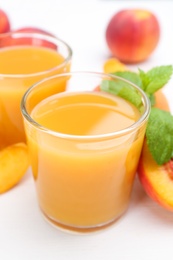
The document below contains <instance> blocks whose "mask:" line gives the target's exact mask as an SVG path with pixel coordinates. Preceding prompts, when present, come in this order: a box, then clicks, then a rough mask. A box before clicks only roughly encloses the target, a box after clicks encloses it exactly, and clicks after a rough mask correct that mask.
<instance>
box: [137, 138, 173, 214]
mask: <svg viewBox="0 0 173 260" xmlns="http://www.w3.org/2000/svg"><path fill="white" fill-rule="evenodd" d="M138 175H139V179H140V181H141V183H142V185H143V188H144V190H145V191H146V193H147V194H148V195H149V197H151V198H152V199H153V200H154V201H156V202H157V203H158V204H159V205H161V206H162V207H164V208H166V209H168V210H171V211H173V161H172V160H170V161H169V162H168V163H166V164H164V165H161V166H160V165H158V164H157V163H156V162H155V161H154V159H153V158H152V155H151V153H150V151H149V149H148V146H147V142H146V140H145V141H144V146H143V150H142V154H141V158H140V161H139V167H138Z"/></svg>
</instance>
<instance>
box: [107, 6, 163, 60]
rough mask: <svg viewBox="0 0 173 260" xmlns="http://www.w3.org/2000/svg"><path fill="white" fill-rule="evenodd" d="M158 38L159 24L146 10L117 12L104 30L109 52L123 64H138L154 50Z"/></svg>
mask: <svg viewBox="0 0 173 260" xmlns="http://www.w3.org/2000/svg"><path fill="white" fill-rule="evenodd" d="M159 37H160V26H159V22H158V20H157V18H156V16H155V15H154V14H153V13H151V12H150V11H147V10H140V9H132V10H122V11H119V12H118V13H116V14H115V15H114V16H113V17H112V19H111V20H110V22H109V23H108V26H107V28H106V41H107V44H108V47H109V49H110V51H111V52H112V54H113V55H114V56H116V57H117V58H118V59H119V60H121V61H123V62H125V63H138V62H141V61H143V60H145V59H146V58H148V57H149V55H150V54H151V53H152V52H153V51H154V49H155V48H156V46H157V44H158V42H159Z"/></svg>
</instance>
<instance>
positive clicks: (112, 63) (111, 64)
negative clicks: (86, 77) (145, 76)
mask: <svg viewBox="0 0 173 260" xmlns="http://www.w3.org/2000/svg"><path fill="white" fill-rule="evenodd" d="M125 70H128V69H127V67H126V66H125V64H124V63H122V62H120V61H119V60H118V59H115V58H111V59H108V60H106V62H105V63H104V66H103V71H104V72H105V73H112V72H116V71H125Z"/></svg>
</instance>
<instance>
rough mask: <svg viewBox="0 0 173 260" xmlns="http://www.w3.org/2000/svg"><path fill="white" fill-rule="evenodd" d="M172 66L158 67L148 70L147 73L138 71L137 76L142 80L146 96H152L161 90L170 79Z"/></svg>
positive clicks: (172, 70)
mask: <svg viewBox="0 0 173 260" xmlns="http://www.w3.org/2000/svg"><path fill="white" fill-rule="evenodd" d="M172 72H173V66H172V65H168V66H160V67H155V68H153V69H151V70H149V71H148V72H147V73H145V72H143V71H142V70H139V73H140V74H139V75H140V77H141V79H142V83H143V87H144V91H145V92H146V93H148V94H153V93H154V92H156V91H157V90H159V89H160V88H162V87H163V86H164V85H165V84H166V83H167V82H168V81H169V79H170V78H171V75H172Z"/></svg>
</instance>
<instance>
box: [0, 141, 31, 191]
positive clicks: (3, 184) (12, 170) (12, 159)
mask: <svg viewBox="0 0 173 260" xmlns="http://www.w3.org/2000/svg"><path fill="white" fill-rule="evenodd" d="M28 167H29V156H28V148H27V146H26V144H24V143H17V144H14V145H11V146H8V147H6V148H4V149H3V150H1V151H0V193H3V192H5V191H7V190H9V189H11V188H12V187H14V186H15V185H16V184H17V183H18V182H19V181H20V180H21V178H22V177H23V176H24V174H25V173H26V170H27V168H28Z"/></svg>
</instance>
